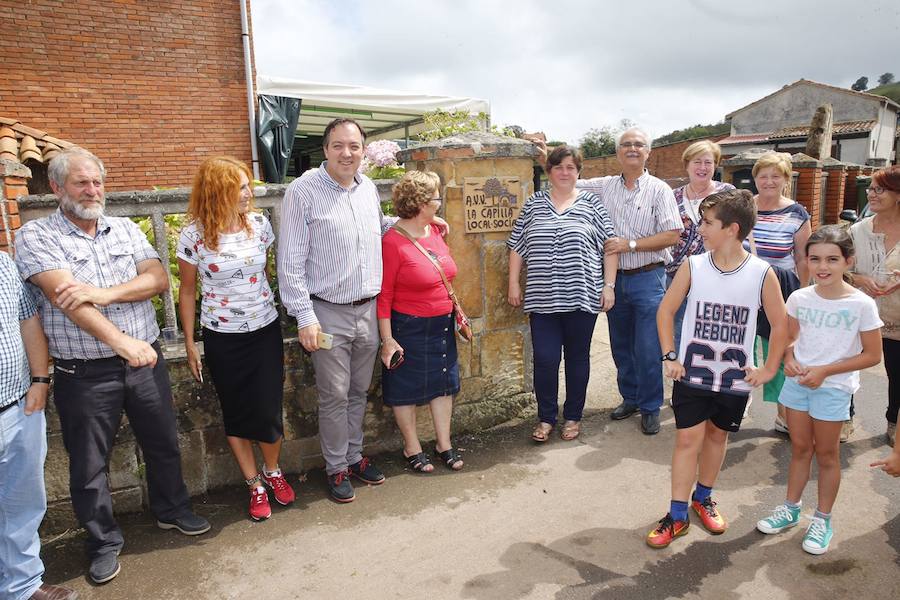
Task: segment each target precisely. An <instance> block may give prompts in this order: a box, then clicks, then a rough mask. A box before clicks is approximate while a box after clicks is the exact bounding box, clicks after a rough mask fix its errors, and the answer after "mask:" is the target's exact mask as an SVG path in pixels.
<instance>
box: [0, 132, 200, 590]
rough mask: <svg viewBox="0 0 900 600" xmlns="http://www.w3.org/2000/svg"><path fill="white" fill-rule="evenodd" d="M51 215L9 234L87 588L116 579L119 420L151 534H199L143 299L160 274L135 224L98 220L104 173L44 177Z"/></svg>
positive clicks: (82, 168) (58, 172) (79, 168)
mask: <svg viewBox="0 0 900 600" xmlns="http://www.w3.org/2000/svg"><path fill="white" fill-rule="evenodd" d="M47 175H48V177H49V180H50V187H51V189H52V190H53V192H54V193H55V194H56V196H57V197H58V198H59V209H58V210H57V211H56V212H55V213H52V214H51V215H50V216H47V217H44V218H41V219H36V220H34V221H29V222H28V223H26V224H25V225H23V226H22V229H21V230H20V231H19V233H18V235H16V265H17V266H18V267H19V272H20V274H21V276H22V278H23V279H25V280H26V281H28V282H29V283H30V284H32V285H33V286H34V287H33V289H34V290H35V298H36V300H37V304H38V308H39V310H40V315H41V321H42V323H43V326H44V333H46V334H47V338H48V341H49V347H50V355H51V356H52V357H53V372H54V377H53V399H54V402H55V403H56V409H57V411H58V412H59V420H60V424H61V425H62V434H63V443H64V444H65V447H66V451H67V452H68V454H69V489H70V491H71V496H72V506H73V508H74V509H75V515H76V516H77V517H78V522H79V523H80V524H81V526H82V527H83V528H84V529H85V530H86V532H87V539H86V543H85V546H86V550H87V554H88V557H89V558H90V561H91V564H90V568H89V571H88V574H89V576H90V578H91V580H92V581H93V582H94V583H98V584H99V583H105V582H107V581H110V580H111V579H113V578H114V577H115V576H116V575H118V573H119V570H120V564H119V561H118V554H119V552H120V551H121V549H122V546H123V544H124V538H123V537H122V530H121V529H120V528H119V526H118V524H117V523H116V520H115V518H114V516H113V507H112V496H111V494H110V488H109V478H108V476H107V464H108V462H109V456H110V452H112V448H113V442H114V441H115V438H116V433H117V432H118V431H119V424H120V423H121V421H122V412H123V410H124V412H125V414H126V415H128V422H129V424H130V427H131V430H132V431H133V432H134V436H135V438H136V439H137V443H138V445H139V446H140V448H141V453H142V456H143V458H144V463H145V465H146V467H147V489H148V494H149V501H150V510H151V511H153V514H154V515H156V519H157V521H156V524H157V525H158V526H159V527H160V528H162V529H176V530H178V531H180V532H181V533H183V534H185V535H200V534H202V533H206V532H207V531H209V528H210V526H209V522H208V521H207V520H206V519H204V518H203V517H200V516H197V515H196V514H194V513H193V511H192V510H191V501H190V497H189V496H188V490H187V486H185V483H184V478H183V477H182V471H181V452H180V450H179V447H178V435H177V428H176V424H175V409H174V405H173V402H172V385H171V383H170V381H169V373H168V371H167V369H166V361H165V359H164V358H163V355H162V351H161V349H160V346H159V342H158V341H157V337H158V336H159V326H157V324H156V313H155V311H154V310H153V304H152V303H151V302H150V299H151V298H152V297H153V296H156V295H157V294H159V293H160V292H162V291H164V290H166V289H168V287H169V277H168V275H167V274H166V271H165V269H164V268H163V266H162V264H161V263H160V261H159V256H158V255H157V253H156V251H155V250H154V249H153V247H152V246H151V245H150V244H149V242H148V241H147V238H146V237H145V236H144V234H143V233H142V232H141V230H140V229H139V228H138V226H137V225H136V224H135V223H134V222H133V221H131V219H128V218H125V217H107V216H105V215H104V214H103V210H104V205H105V203H106V199H105V197H104V194H103V182H104V179H105V175H106V170H105V169H104V167H103V163H102V162H101V161H100V159H99V158H97V157H96V156H94V155H93V154H91V153H90V152H88V151H87V150H84V149H82V148H68V149H66V150H64V151H62V152H60V153H59V154H57V155H56V156H55V157H54V158H53V160H52V161H50V165H49V167H48V169H47Z"/></svg>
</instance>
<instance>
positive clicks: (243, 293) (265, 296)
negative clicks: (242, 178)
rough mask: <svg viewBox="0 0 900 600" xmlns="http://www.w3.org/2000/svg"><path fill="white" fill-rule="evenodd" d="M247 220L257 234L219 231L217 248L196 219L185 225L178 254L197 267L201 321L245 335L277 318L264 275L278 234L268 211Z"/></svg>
mask: <svg viewBox="0 0 900 600" xmlns="http://www.w3.org/2000/svg"><path fill="white" fill-rule="evenodd" d="M248 218H249V219H250V226H251V230H252V234H251V235H250V236H248V235H247V232H245V231H239V232H238V233H222V234H219V247H218V249H217V250H216V251H215V252H213V251H211V250H210V249H209V248H207V247H206V245H205V244H204V243H203V232H202V231H201V230H200V227H199V224H198V223H197V222H196V221H194V222H191V223H190V224H189V225H187V226H186V227H185V228H184V229H182V231H181V236H180V238H179V240H178V250H177V252H176V254H177V256H178V258H180V259H182V260H184V261H185V262H188V263H190V264H192V265H196V266H197V271H198V274H199V276H200V296H201V301H200V324H201V325H203V327H206V328H208V329H212V330H213V331H220V332H222V333H246V332H248V331H256V330H257V329H261V328H263V327H265V326H266V325H268V324H269V323H271V322H272V321H274V320H275V319H277V318H278V311H277V310H276V309H275V299H274V297H273V295H272V290H271V288H270V287H269V282H268V280H267V279H266V274H265V267H266V250H267V249H268V247H269V246H271V245H272V243H273V242H274V241H275V234H274V233H273V231H272V226H271V225H270V224H269V220H268V219H266V217H264V216H263V215H261V214H259V213H251V214H250V215H248Z"/></svg>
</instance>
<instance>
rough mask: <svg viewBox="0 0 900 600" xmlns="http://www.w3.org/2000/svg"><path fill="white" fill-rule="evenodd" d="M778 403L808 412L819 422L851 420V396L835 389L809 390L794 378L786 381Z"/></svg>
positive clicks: (820, 388)
mask: <svg viewBox="0 0 900 600" xmlns="http://www.w3.org/2000/svg"><path fill="white" fill-rule="evenodd" d="M778 401H779V402H780V403H781V404H783V405H785V406H787V407H788V408H792V409H794V410H801V411H803V412H808V413H809V416H810V417H812V418H813V419H818V420H819V421H846V420H848V419H849V418H850V394H848V393H847V392H845V391H844V390H839V389H838V388H833V387H819V388H818V389H815V390H814V389H812V388H808V387H806V386H805V385H800V384H799V383H797V380H796V379H795V378H793V377H788V378H786V379H785V380H784V387H783V388H781V395H780V396H779V397H778Z"/></svg>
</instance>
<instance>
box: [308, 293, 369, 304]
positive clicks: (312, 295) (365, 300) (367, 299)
mask: <svg viewBox="0 0 900 600" xmlns="http://www.w3.org/2000/svg"><path fill="white" fill-rule="evenodd" d="M309 298H310V300H318V301H319V302H325V303H326V304H334V305H335V306H361V305H363V304H367V303H369V302H371V301H372V300H374V299H375V296H372V297H370V298H363V299H362V300H354V301H353V302H331V301H330V300H326V299H325V298H319V297H318V296H316V295H315V294H310V295H309Z"/></svg>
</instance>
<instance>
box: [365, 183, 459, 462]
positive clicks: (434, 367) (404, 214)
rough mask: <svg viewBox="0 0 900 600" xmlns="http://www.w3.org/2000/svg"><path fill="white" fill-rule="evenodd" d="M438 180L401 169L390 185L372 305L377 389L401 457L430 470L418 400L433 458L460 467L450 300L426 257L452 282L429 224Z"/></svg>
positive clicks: (448, 262) (450, 265)
mask: <svg viewBox="0 0 900 600" xmlns="http://www.w3.org/2000/svg"><path fill="white" fill-rule="evenodd" d="M440 185H441V180H440V178H439V177H438V175H437V174H436V173H432V172H422V171H409V172H407V173H406V174H405V175H404V176H403V178H402V179H401V180H400V181H399V182H397V183H396V184H395V185H394V190H393V202H394V211H395V213H396V214H397V215H398V216H399V217H400V220H399V221H397V223H396V224H395V225H394V228H392V229H391V230H389V231H388V232H387V234H385V236H384V239H383V240H382V242H381V254H382V258H383V260H384V276H383V277H382V281H381V293H380V294H379V295H378V304H377V306H378V329H379V332H380V333H381V344H382V346H381V361H382V363H383V364H384V367H383V368H382V376H381V385H382V392H383V397H384V403H385V404H386V405H387V406H390V407H391V408H392V409H393V411H394V418H395V419H396V420H397V426H398V427H399V428H400V433H401V434H402V435H403V458H404V459H406V461H407V463H408V464H409V467H410V468H411V469H413V470H414V471H417V472H420V473H430V472H431V471H433V470H434V465H432V464H431V460H430V458H429V457H428V455H427V454H426V453H425V452H424V451H423V450H422V444H421V443H420V442H419V436H418V434H417V432H416V407H417V406H425V405H428V408H429V410H430V411H431V418H432V421H433V422H434V431H435V437H436V441H435V449H434V450H435V451H434V454H435V456H436V457H437V458H438V459H440V461H441V462H442V463H444V465H445V466H447V467H448V468H449V469H452V470H456V471H458V470H459V469H462V468H463V461H462V459H461V458H460V455H459V452H458V451H457V450H456V449H455V448H454V447H453V444H452V443H451V441H450V419H451V417H452V415H453V395H454V394H457V393H459V364H458V363H457V355H456V327H455V322H454V319H455V317H454V314H453V302H452V301H451V300H450V297H449V295H448V292H447V288H446V286H445V285H444V280H443V278H442V277H441V274H440V273H439V272H438V269H437V267H436V266H435V265H434V263H433V262H432V259H433V260H436V261H438V262H439V263H440V265H441V268H442V269H443V270H444V274H445V275H446V277H447V279H448V281H450V282H452V281H453V278H454V277H455V276H456V273H457V268H456V263H455V262H454V261H453V257H452V256H450V249H449V248H448V247H447V244H446V243H445V242H444V238H443V236H442V233H441V229H440V228H439V227H438V226H437V225H435V224H434V222H433V221H434V216H435V214H437V211H438V209H439V208H440V207H441V196H440ZM398 230H402V232H401V231H398ZM406 235H409V236H411V237H412V238H414V239H415V241H416V242H417V243H418V244H419V246H421V247H422V248H424V249H425V251H426V252H427V253H428V254H429V256H430V257H431V258H429V257H428V256H425V255H424V254H423V253H422V251H421V250H419V248H417V247H416V245H415V244H413V242H412V241H411V240H409V239H408V238H407V237H406Z"/></svg>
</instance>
